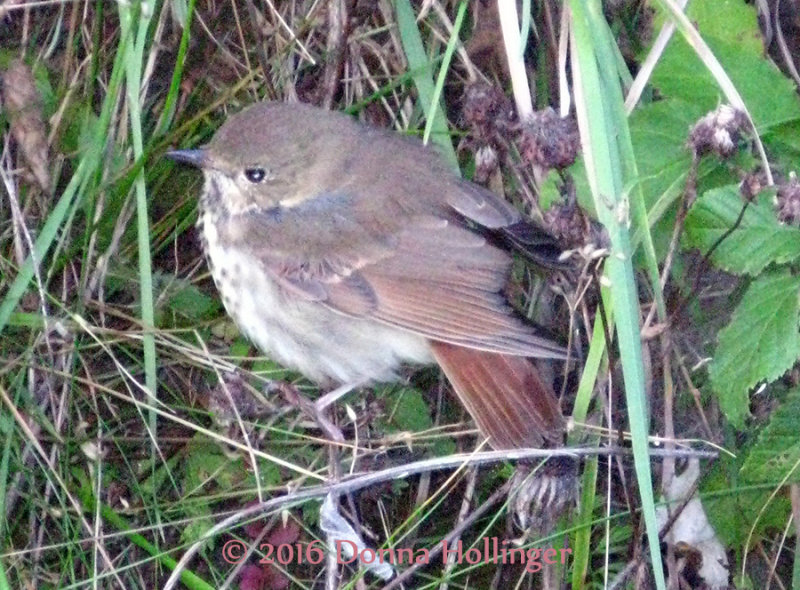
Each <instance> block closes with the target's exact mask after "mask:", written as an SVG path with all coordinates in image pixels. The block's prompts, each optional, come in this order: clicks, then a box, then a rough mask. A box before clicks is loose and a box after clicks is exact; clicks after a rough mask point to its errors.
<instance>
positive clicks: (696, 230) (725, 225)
mask: <svg viewBox="0 0 800 590" xmlns="http://www.w3.org/2000/svg"><path fill="white" fill-rule="evenodd" d="M743 206H744V203H742V199H741V197H740V196H739V191H738V189H737V188H736V187H735V186H724V187H721V188H718V189H713V190H710V191H706V192H705V193H704V194H703V195H701V196H700V197H699V198H698V199H697V201H696V202H695V204H694V205H693V206H692V208H691V210H690V211H689V214H688V215H687V217H686V237H687V240H688V244H689V245H690V246H692V247H695V248H698V249H699V250H700V251H701V252H702V253H704V254H705V253H706V252H708V250H709V249H710V248H711V246H712V245H714V244H715V243H716V242H717V240H718V239H719V238H720V237H722V235H723V234H725V233H726V232H727V231H728V230H729V229H730V228H731V227H733V225H734V223H735V222H736V219H737V218H738V217H739V214H740V213H741V210H742V207H743ZM798 258H800V230H798V229H797V228H795V227H792V226H788V225H783V224H781V223H779V222H778V219H777V217H776V216H775V210H774V208H773V206H772V196H771V195H770V194H769V193H766V192H765V193H761V194H760V195H758V196H757V197H756V199H755V201H754V202H753V203H751V204H750V206H749V207H748V208H747V211H745V214H744V217H743V218H742V221H741V223H740V224H739V226H738V227H737V228H736V229H735V230H734V231H733V232H732V233H731V234H730V235H729V236H727V237H726V238H725V239H724V240H723V241H722V242H720V244H719V246H718V247H717V248H716V250H714V253H713V254H712V256H711V259H712V261H713V262H714V264H715V265H717V266H719V267H720V268H722V269H724V270H726V271H728V272H731V273H735V274H748V275H755V274H758V273H760V272H761V271H763V270H764V269H765V268H766V267H767V266H768V265H770V264H784V263H787V262H793V261H795V260H797V259H798Z"/></svg>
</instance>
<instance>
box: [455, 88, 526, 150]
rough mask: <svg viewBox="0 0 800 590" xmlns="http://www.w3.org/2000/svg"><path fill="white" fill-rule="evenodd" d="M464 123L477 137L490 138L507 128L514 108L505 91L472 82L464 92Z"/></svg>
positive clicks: (512, 116) (512, 117)
mask: <svg viewBox="0 0 800 590" xmlns="http://www.w3.org/2000/svg"><path fill="white" fill-rule="evenodd" d="M462 116H463V117H464V123H465V125H466V126H467V127H468V128H469V132H470V134H471V135H473V136H474V137H476V138H483V139H489V138H493V137H495V135H496V134H497V133H501V134H502V132H504V131H505V130H507V129H508V128H509V127H510V126H511V123H512V121H513V119H514V109H513V107H512V106H511V101H510V100H508V98H507V97H506V95H505V94H503V91H502V90H500V89H499V88H497V87H495V86H490V85H489V84H481V83H478V84H472V85H470V86H468V87H467V89H466V91H465V93H464V108H463V111H462Z"/></svg>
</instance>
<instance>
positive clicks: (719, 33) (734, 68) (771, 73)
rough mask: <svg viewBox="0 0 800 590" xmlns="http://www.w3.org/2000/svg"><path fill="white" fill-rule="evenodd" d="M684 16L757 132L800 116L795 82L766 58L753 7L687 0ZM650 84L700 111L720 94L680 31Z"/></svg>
mask: <svg viewBox="0 0 800 590" xmlns="http://www.w3.org/2000/svg"><path fill="white" fill-rule="evenodd" d="M687 15H688V17H689V18H690V19H691V20H692V21H693V22H694V23H695V24H696V26H697V28H698V30H699V31H700V34H701V35H702V36H703V39H704V40H705V41H706V43H708V45H709V47H710V48H711V50H712V51H713V52H714V55H715V56H716V57H717V59H718V60H719V62H720V63H721V64H722V66H723V68H724V69H725V71H726V72H727V74H728V76H730V78H731V81H732V82H733V84H734V86H736V89H737V90H738V91H739V94H741V96H742V98H743V99H744V102H745V104H746V105H747V108H748V109H749V110H750V114H751V115H752V117H753V121H754V122H755V124H756V126H757V127H758V130H759V133H764V132H765V131H766V130H767V129H768V128H770V127H772V126H774V125H778V124H780V123H784V122H786V121H789V120H791V119H796V118H798V117H800V105H798V102H797V96H796V94H795V91H794V85H793V83H792V82H791V81H790V80H789V79H788V78H787V77H786V76H784V75H783V74H782V73H781V72H780V70H778V68H777V67H776V66H775V64H774V63H772V61H770V60H767V59H765V58H764V50H763V47H762V42H761V33H760V32H759V28H758V20H757V17H756V10H755V8H754V7H753V6H747V5H745V4H744V2H742V1H741V0H701V1H698V2H691V3H690V5H689V9H688V11H687ZM652 83H653V85H654V86H656V87H657V88H658V89H659V92H660V93H661V94H662V95H663V96H666V97H669V98H678V99H682V100H684V101H686V102H687V103H690V104H694V105H696V107H697V108H699V109H701V110H702V111H703V112H706V111H710V110H713V109H715V108H716V107H717V106H718V104H719V101H720V97H721V94H722V93H721V91H720V89H719V87H718V86H717V84H716V82H714V80H713V77H712V76H711V74H710V73H709V71H708V70H707V69H706V67H705V66H704V65H703V63H702V62H701V61H700V58H699V57H697V54H696V53H695V51H694V50H693V49H692V48H691V47H689V45H688V44H687V43H686V41H685V40H684V39H683V38H682V37H680V36H679V35H675V36H674V37H673V39H672V41H671V42H670V44H669V46H668V47H667V50H666V51H665V52H664V55H663V56H662V59H661V60H660V61H659V63H658V66H657V67H656V69H655V70H654V71H653V77H652ZM767 89H768V91H766V90H767Z"/></svg>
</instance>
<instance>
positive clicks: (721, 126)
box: [688, 104, 748, 158]
mask: <svg viewBox="0 0 800 590" xmlns="http://www.w3.org/2000/svg"><path fill="white" fill-rule="evenodd" d="M747 129H748V122H747V117H746V116H745V114H744V113H743V112H742V111H740V110H739V109H736V108H734V107H732V106H730V105H728V104H723V105H720V106H719V107H718V108H717V109H716V110H715V111H711V112H710V113H708V114H707V115H705V116H704V117H703V118H702V119H700V120H699V121H698V122H697V123H695V126H694V127H693V128H692V130H691V132H690V133H689V140H688V143H689V147H690V148H691V149H692V150H693V151H694V152H695V153H696V154H697V155H698V156H699V155H703V154H707V153H711V152H713V153H715V154H717V155H719V156H720V157H721V158H729V157H730V156H732V155H733V154H734V153H736V149H737V147H738V145H739V141H740V140H741V139H742V135H743V134H744V132H745V131H746V130H747Z"/></svg>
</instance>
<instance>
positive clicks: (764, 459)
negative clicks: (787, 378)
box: [741, 388, 800, 483]
mask: <svg viewBox="0 0 800 590" xmlns="http://www.w3.org/2000/svg"><path fill="white" fill-rule="evenodd" d="M799 415H800V388H795V389H793V390H791V391H790V392H789V393H788V394H787V396H786V399H785V400H784V402H783V403H782V404H781V405H780V407H779V408H778V409H777V410H776V411H775V413H774V414H773V415H772V418H771V419H770V422H769V425H768V426H767V427H766V428H765V429H764V430H763V431H762V432H761V434H760V435H759V437H758V442H757V443H756V445H755V446H754V447H753V449H752V450H751V451H750V453H749V454H748V455H747V458H746V459H745V462H744V465H743V466H742V471H741V474H742V478H744V479H745V480H747V481H748V482H752V483H762V482H778V481H782V480H783V478H784V477H786V476H787V475H788V474H789V473H790V472H791V475H790V477H789V479H788V481H790V482H797V481H800V438H798V436H797V416H799Z"/></svg>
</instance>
